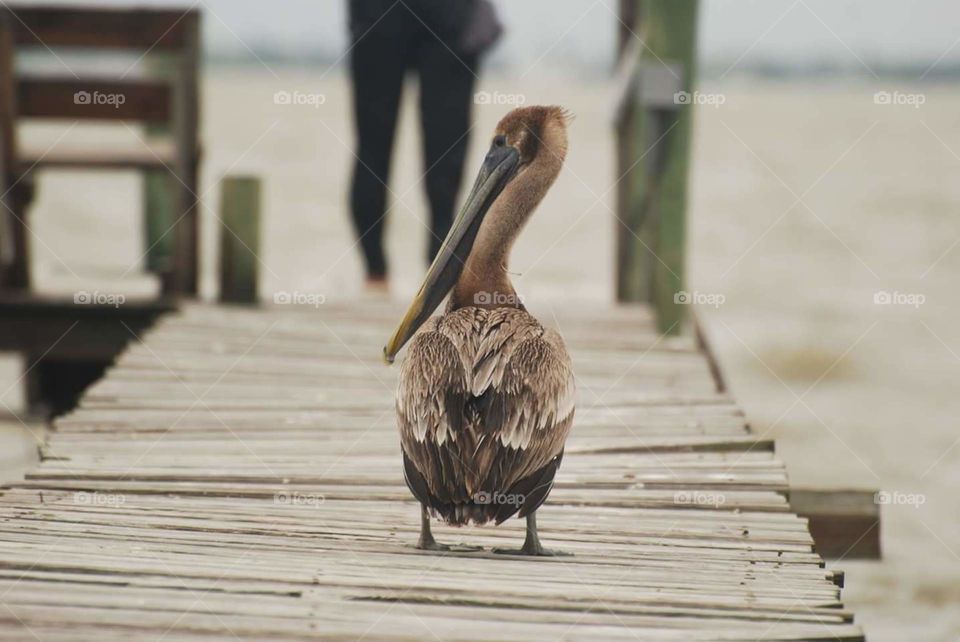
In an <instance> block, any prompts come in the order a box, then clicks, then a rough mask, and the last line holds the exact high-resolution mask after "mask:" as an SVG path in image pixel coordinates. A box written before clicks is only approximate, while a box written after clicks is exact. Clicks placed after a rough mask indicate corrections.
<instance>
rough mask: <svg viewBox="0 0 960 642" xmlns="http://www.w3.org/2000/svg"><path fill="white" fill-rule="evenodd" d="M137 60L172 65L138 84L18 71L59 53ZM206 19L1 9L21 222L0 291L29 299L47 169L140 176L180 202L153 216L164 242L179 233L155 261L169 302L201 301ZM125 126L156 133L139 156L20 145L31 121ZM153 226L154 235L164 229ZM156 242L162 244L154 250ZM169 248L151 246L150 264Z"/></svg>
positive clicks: (0, 96)
mask: <svg viewBox="0 0 960 642" xmlns="http://www.w3.org/2000/svg"><path fill="white" fill-rule="evenodd" d="M58 47H68V48H71V49H81V50H101V51H102V50H106V51H118V50H128V51H132V52H134V53H135V54H142V56H143V57H146V56H147V55H148V54H149V55H150V56H151V57H157V56H161V55H162V56H164V57H165V58H168V59H169V60H170V61H171V64H169V65H161V66H159V67H155V69H163V70H164V73H156V74H154V75H157V76H159V77H156V78H154V77H149V78H137V79H130V78H127V77H126V74H123V75H121V76H115V77H108V76H96V77H93V76H83V77H79V78H78V77H75V74H73V73H72V70H69V71H70V72H71V73H68V74H66V75H64V76H62V77H47V76H42V77H40V76H29V75H24V74H22V73H19V72H18V71H17V69H16V67H15V57H16V54H19V53H21V52H29V51H31V50H33V51H37V50H39V51H41V52H42V51H45V50H49V51H51V52H52V51H53V50H54V49H55V48H58ZM199 55H200V14H199V12H198V11H197V10H196V9H193V8H191V9H185V10H170V9H163V10H155V9H120V8H79V7H66V6H39V7H38V6H20V5H4V7H3V8H0V141H2V142H0V157H2V159H3V167H4V171H5V179H6V180H5V182H6V183H7V184H8V185H11V186H15V187H14V189H12V190H11V194H10V195H8V199H7V200H8V202H7V204H6V205H7V209H6V210H5V213H6V214H7V215H8V216H9V217H10V219H11V225H9V228H10V231H9V234H10V235H11V236H12V243H11V245H12V246H13V257H12V259H11V260H10V263H9V264H8V265H7V267H6V269H5V270H4V271H3V275H2V282H0V285H2V286H3V287H6V288H14V289H19V290H27V291H28V290H29V289H30V287H31V279H30V255H29V236H30V234H31V232H30V226H29V224H28V222H27V206H28V204H29V201H30V197H31V195H32V185H33V176H34V174H36V173H37V172H39V171H42V170H44V169H59V170H64V169H66V170H139V171H143V172H145V173H146V176H147V181H148V182H149V181H159V182H160V183H163V184H165V185H168V186H169V189H170V190H172V192H173V198H172V199H170V200H171V202H172V208H171V209H172V210H173V211H169V212H160V213H157V212H148V216H161V215H162V216H163V217H164V219H165V221H164V225H163V226H162V232H161V233H159V234H157V236H158V237H162V236H166V231H167V230H168V229H169V228H170V227H171V226H172V228H173V234H172V238H173V243H172V247H170V249H169V250H167V251H168V252H169V254H170V256H168V257H165V258H164V259H163V260H160V261H152V262H151V261H150V260H149V259H148V266H149V267H151V268H152V269H154V270H155V271H157V272H158V273H159V274H160V276H161V280H162V284H163V285H162V289H163V293H164V294H165V295H186V296H193V295H195V294H196V292H197V272H198V265H199V252H198V247H199V243H198V239H199V217H198V212H197V207H198V203H197V195H196V193H197V187H198V181H197V173H198V165H199V160H200V146H199V142H198V114H199V92H198V77H199V69H198V67H199ZM38 120H47V121H50V120H56V121H66V122H69V121H73V122H74V123H76V122H77V121H117V122H119V121H123V122H125V123H131V124H136V125H142V126H145V127H146V128H147V132H148V134H149V135H147V136H145V137H143V138H142V139H141V142H140V143H139V144H138V145H137V146H135V147H133V148H129V147H127V148H119V149H118V148H105V147H93V146H83V147H79V148H77V147H74V148H70V147H68V146H66V145H63V146H61V145H57V146H55V147H54V148H52V149H31V148H29V147H27V146H25V145H23V144H21V142H20V141H19V140H18V136H17V133H18V132H17V130H18V126H19V125H20V124H21V123H23V122H27V121H38ZM151 223H152V222H151V221H148V224H147V229H151V230H152V229H156V225H151ZM151 241H156V243H154V242H151ZM159 241H160V238H156V239H150V238H148V239H147V245H148V248H147V250H148V255H151V254H154V255H155V254H156V251H155V247H153V246H154V245H158V246H161V247H163V244H162V243H160V242H159Z"/></svg>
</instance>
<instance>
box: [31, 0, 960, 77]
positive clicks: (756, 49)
mask: <svg viewBox="0 0 960 642" xmlns="http://www.w3.org/2000/svg"><path fill="white" fill-rule="evenodd" d="M61 1H62V0H61ZM68 2H69V3H71V4H87V5H90V4H97V5H117V4H121V5H123V4H125V5H141V6H142V5H144V4H148V5H167V6H189V5H190V4H191V2H170V1H168V0H135V1H132V2H124V1H122V0H82V1H80V2H77V1H76V0H68ZM345 2H346V0H273V1H272V2H252V1H250V2H246V1H243V2H241V1H240V0H203V1H202V2H200V3H199V5H200V6H201V7H204V8H206V9H207V12H206V18H205V26H204V33H205V40H206V46H207V52H208V53H209V54H212V55H214V56H220V57H222V56H230V57H236V58H240V59H243V58H245V57H246V58H249V59H251V60H254V58H253V55H252V54H251V53H250V51H249V50H254V51H258V52H259V51H270V52H273V53H284V54H286V55H289V56H292V57H294V58H297V57H304V58H311V59H316V58H317V57H324V58H333V57H336V56H337V55H338V54H339V52H341V51H342V50H343V48H344V47H345V46H346V35H345V21H346V17H345V13H346V11H345ZM494 2H495V3H496V5H497V6H498V8H499V10H500V13H501V16H502V19H503V21H504V23H505V24H506V26H507V29H508V32H507V35H506V37H505V38H504V40H503V42H502V43H501V45H500V46H499V48H498V50H497V51H496V53H495V58H494V62H495V63H497V64H500V65H504V64H517V65H521V66H524V67H529V66H530V65H531V64H532V63H533V62H535V61H536V60H537V59H538V58H540V57H541V56H543V61H542V62H543V64H545V66H546V67H547V68H549V67H550V65H557V66H564V65H571V64H572V65H587V66H591V67H592V66H605V65H608V64H609V62H610V59H611V52H612V48H613V42H614V39H615V27H616V17H615V15H614V13H613V12H614V11H615V10H616V7H617V0H494ZM37 4H40V3H37ZM701 7H702V9H701V23H700V41H701V46H700V54H701V58H702V59H703V60H704V61H705V62H708V63H710V64H711V65H713V66H717V65H720V66H725V65H728V64H731V63H733V62H734V61H736V60H737V59H740V60H741V63H740V64H742V65H743V66H744V67H746V66H749V65H751V64H753V65H756V64H758V63H762V62H776V63H780V64H791V65H810V64H824V63H825V64H831V65H834V66H845V67H851V68H856V67H859V68H860V69H861V71H864V72H865V73H866V70H865V67H864V65H863V64H861V62H860V61H861V60H862V61H863V63H865V64H866V65H868V66H873V65H884V64H894V65H904V64H909V65H914V66H919V67H921V68H925V67H926V66H927V65H934V64H936V66H937V68H944V67H948V66H951V65H953V66H957V65H960V42H958V40H960V3H958V2H957V1H956V0H917V1H907V0H702V2H701ZM941 57H942V58H941ZM938 59H939V62H937V61H938Z"/></svg>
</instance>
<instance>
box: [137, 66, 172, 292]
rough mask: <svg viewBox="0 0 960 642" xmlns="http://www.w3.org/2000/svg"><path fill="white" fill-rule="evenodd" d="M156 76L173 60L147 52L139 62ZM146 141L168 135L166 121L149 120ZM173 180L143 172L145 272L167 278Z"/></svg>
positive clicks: (164, 72) (158, 173) (163, 75)
mask: <svg viewBox="0 0 960 642" xmlns="http://www.w3.org/2000/svg"><path fill="white" fill-rule="evenodd" d="M143 65H144V67H145V69H147V71H148V72H149V73H150V74H152V75H155V76H157V77H160V78H169V77H170V75H171V73H172V69H173V62H172V61H171V60H170V59H169V57H168V56H164V55H150V56H148V57H147V58H146V60H145V61H144V63H143ZM144 134H145V135H146V137H147V140H151V139H157V138H163V137H166V136H169V135H170V125H169V123H166V122H155V123H149V124H148V125H146V126H145V127H144ZM175 181H176V179H175V178H174V177H173V175H171V174H170V172H169V171H168V170H166V169H147V170H144V171H143V247H144V252H145V256H144V263H145V267H146V269H147V271H148V272H153V273H154V274H156V275H158V276H160V277H161V278H169V276H170V273H171V272H172V271H173V251H174V230H173V225H174V221H175V220H176V219H177V212H176V208H177V203H176V189H175V188H176V185H175V184H174V183H175Z"/></svg>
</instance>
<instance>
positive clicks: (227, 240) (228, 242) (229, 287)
mask: <svg viewBox="0 0 960 642" xmlns="http://www.w3.org/2000/svg"><path fill="white" fill-rule="evenodd" d="M220 210H221V212H220V218H221V222H222V224H221V227H220V300H221V301H223V302H225V303H257V301H258V300H259V295H258V287H257V281H258V275H259V270H258V262H259V261H258V258H257V255H258V254H259V252H260V179H258V178H254V177H250V176H243V177H240V176H235V177H227V178H225V179H224V180H223V182H222V184H221V199H220Z"/></svg>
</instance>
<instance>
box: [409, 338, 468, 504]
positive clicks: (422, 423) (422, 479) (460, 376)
mask: <svg viewBox="0 0 960 642" xmlns="http://www.w3.org/2000/svg"><path fill="white" fill-rule="evenodd" d="M436 326H437V320H430V321H428V322H427V325H425V327H424V329H423V330H422V331H420V332H419V333H417V335H416V336H415V337H414V338H413V339H412V340H411V342H410V346H409V348H408V352H407V356H406V358H405V359H404V361H403V368H402V369H401V371H400V383H399V387H398V388H397V421H398V424H399V428H400V445H401V447H402V449H403V454H404V473H405V477H406V481H407V485H408V486H409V487H410V490H411V492H413V494H414V496H415V497H416V498H417V499H418V500H419V501H420V503H422V504H424V505H426V506H431V505H434V504H435V503H440V504H447V503H451V502H458V501H460V502H462V501H466V499H467V498H468V495H467V494H466V492H465V489H464V488H463V483H462V479H463V474H462V469H463V468H464V465H463V463H462V461H463V460H462V458H461V456H460V447H461V445H463V442H464V440H465V438H464V436H463V435H462V433H463V429H464V414H463V411H464V407H465V405H466V402H467V397H468V395H469V393H468V387H467V378H466V372H465V370H464V367H463V362H462V361H461V359H460V355H459V352H458V350H457V348H456V347H455V345H454V343H453V342H452V341H451V340H450V338H448V337H447V336H446V335H444V334H442V333H440V332H437V331H436ZM411 467H412V468H413V470H410V468H411Z"/></svg>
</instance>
